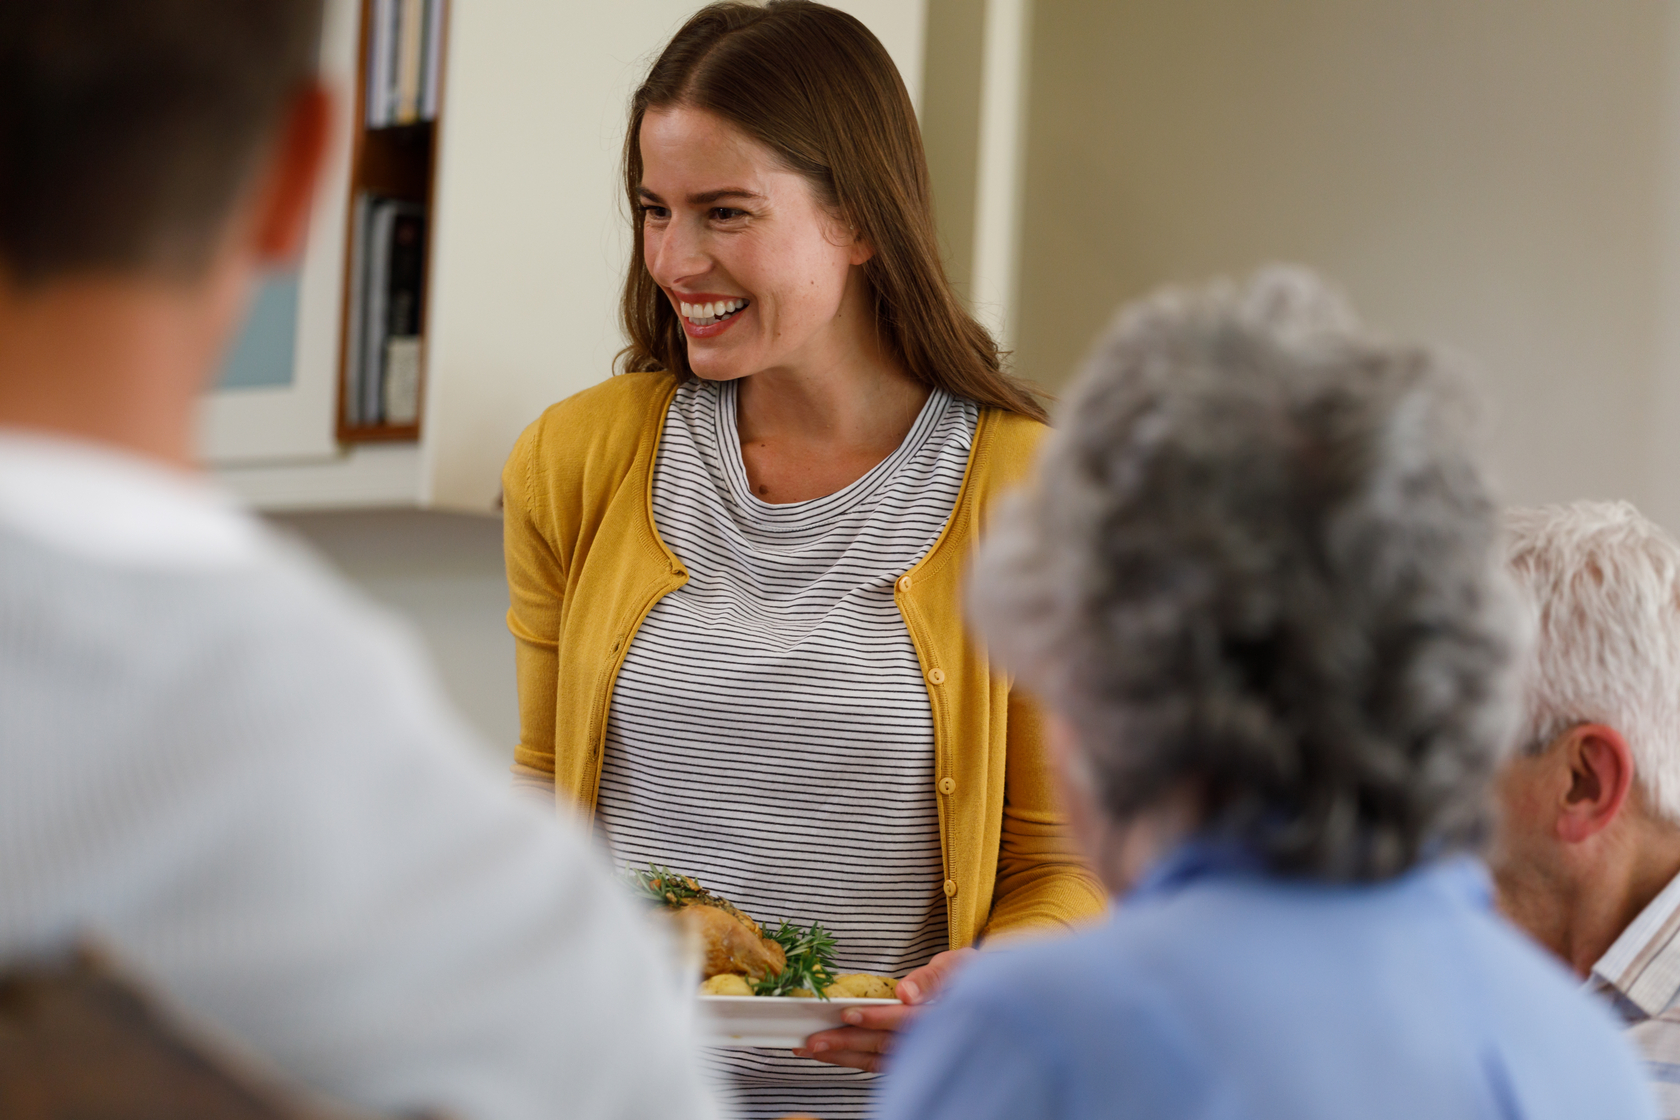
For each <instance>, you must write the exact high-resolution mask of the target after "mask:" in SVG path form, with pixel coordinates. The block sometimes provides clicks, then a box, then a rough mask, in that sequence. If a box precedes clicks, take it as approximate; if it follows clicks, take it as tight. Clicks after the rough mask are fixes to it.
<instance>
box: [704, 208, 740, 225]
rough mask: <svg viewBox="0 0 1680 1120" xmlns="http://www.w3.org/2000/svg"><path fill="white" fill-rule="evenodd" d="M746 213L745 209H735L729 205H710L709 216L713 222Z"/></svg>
mask: <svg viewBox="0 0 1680 1120" xmlns="http://www.w3.org/2000/svg"><path fill="white" fill-rule="evenodd" d="M746 213H747V212H746V211H745V210H736V209H734V208H732V207H729V206H714V207H712V211H711V217H712V220H713V221H715V222H727V221H730V220H731V219H734V218H742V217H745V216H746Z"/></svg>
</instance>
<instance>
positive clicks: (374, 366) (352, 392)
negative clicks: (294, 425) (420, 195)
mask: <svg viewBox="0 0 1680 1120" xmlns="http://www.w3.org/2000/svg"><path fill="white" fill-rule="evenodd" d="M425 272H426V211H425V208H424V207H423V206H421V205H420V204H419V203H415V202H408V201H405V200H402V199H396V198H383V197H381V196H379V195H375V194H369V193H365V192H364V193H363V194H360V195H358V196H357V198H356V203H355V212H354V218H353V221H352V224H351V264H350V316H349V321H348V322H347V323H346V324H345V331H346V334H347V340H346V345H345V376H344V420H345V425H346V426H347V427H351V428H368V427H378V426H381V425H387V426H389V425H408V424H413V423H415V422H416V421H417V420H418V419H419V408H420V358H421V340H420V325H421V322H420V313H421V308H422V300H423V297H424V293H423V292H422V291H421V284H422V281H423V278H424V276H425Z"/></svg>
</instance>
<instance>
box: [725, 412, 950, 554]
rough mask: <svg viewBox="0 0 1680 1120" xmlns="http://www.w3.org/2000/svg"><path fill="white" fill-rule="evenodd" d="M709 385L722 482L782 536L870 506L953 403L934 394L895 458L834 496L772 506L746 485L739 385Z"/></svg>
mask: <svg viewBox="0 0 1680 1120" xmlns="http://www.w3.org/2000/svg"><path fill="white" fill-rule="evenodd" d="M709 384H711V385H714V386H715V393H714V397H713V413H712V424H713V434H714V436H715V438H716V440H717V446H718V448H719V449H720V455H719V458H721V459H722V460H723V473H724V482H725V485H726V487H727V489H728V496H729V499H730V503H731V504H732V505H733V506H734V507H735V508H736V509H737V510H738V511H739V512H740V514H741V515H742V517H743V518H745V519H746V520H747V521H748V522H749V523H750V524H752V525H753V526H754V527H755V528H759V529H764V530H769V531H772V532H779V533H791V532H797V531H799V530H801V529H807V528H810V527H811V526H813V525H817V524H822V523H826V522H829V521H832V520H834V518H836V517H838V516H840V515H842V514H845V513H847V512H850V511H851V510H853V509H855V508H856V507H857V506H859V505H861V504H862V503H864V502H866V501H868V500H869V499H870V498H871V497H873V496H874V495H875V494H876V492H877V491H879V489H880V488H881V486H882V485H883V484H885V483H886V481H887V480H888V479H890V478H891V477H892V476H893V474H894V473H896V472H897V470H898V468H899V467H900V466H902V465H903V464H905V463H907V462H909V461H910V460H912V459H914V458H915V457H916V455H917V454H918V453H919V452H920V451H921V450H922V449H923V448H924V447H926V446H927V444H928V441H929V440H931V439H932V438H933V435H934V433H935V432H936V431H937V430H938V429H939V425H940V421H941V420H942V419H944V417H945V411H946V408H947V406H948V405H949V404H951V403H952V402H953V401H954V400H955V398H954V397H952V396H951V394H950V393H948V392H946V391H945V390H944V389H940V388H935V389H933V390H932V391H931V392H930V393H929V394H928V399H927V400H926V401H925V402H924V403H923V404H922V408H921V411H920V412H918V413H917V414H916V419H915V421H914V422H913V423H912V424H911V425H910V431H909V432H907V433H906V434H905V436H904V439H903V440H901V441H900V442H899V445H898V446H897V447H896V448H894V449H893V451H892V453H891V454H890V455H888V456H887V457H886V458H885V459H882V460H881V461H880V462H879V463H876V464H875V465H874V466H873V467H871V468H869V470H867V471H865V472H864V473H863V474H862V475H860V476H859V477H857V478H856V479H854V480H852V481H851V482H849V483H847V484H846V485H845V486H842V487H841V488H840V489H838V490H836V491H834V493H832V494H824V495H823V496H822V497H819V498H809V499H806V500H805V501H802V502H780V503H772V502H766V501H764V500H763V499H762V498H760V497H758V495H756V494H754V493H753V492H752V486H751V484H750V483H749V482H748V480H747V467H746V460H745V459H744V458H743V456H742V453H741V432H740V428H739V426H738V425H737V423H736V409H737V403H738V400H739V396H738V393H737V388H738V383H737V382H734V381H725V382H722V383H709Z"/></svg>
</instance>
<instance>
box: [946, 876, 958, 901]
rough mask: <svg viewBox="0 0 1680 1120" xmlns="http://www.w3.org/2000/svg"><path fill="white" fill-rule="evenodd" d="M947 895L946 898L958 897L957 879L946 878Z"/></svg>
mask: <svg viewBox="0 0 1680 1120" xmlns="http://www.w3.org/2000/svg"><path fill="white" fill-rule="evenodd" d="M945 897H946V898H955V897H957V881H956V880H955V879H947V880H945Z"/></svg>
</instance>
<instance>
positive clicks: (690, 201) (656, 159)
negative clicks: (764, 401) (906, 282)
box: [641, 108, 870, 381]
mask: <svg viewBox="0 0 1680 1120" xmlns="http://www.w3.org/2000/svg"><path fill="white" fill-rule="evenodd" d="M641 149H642V183H641V202H642V259H643V260H644V261H645V262H646V264H647V269H648V272H649V273H650V274H652V276H653V279H654V281H655V282H656V283H657V284H658V285H659V286H660V288H661V289H662V290H663V291H664V293H665V297H666V298H667V299H669V300H670V301H671V306H672V308H673V309H675V310H676V312H677V315H678V316H679V318H680V321H681V322H682V326H683V331H684V333H685V334H686V335H687V336H688V361H689V365H690V366H691V367H693V369H694V372H695V373H696V374H698V375H699V376H701V377H704V378H708V379H710V380H717V381H727V380H730V379H733V378H737V377H746V376H748V375H750V374H754V373H760V372H762V371H764V370H769V369H783V368H787V369H801V368H810V367H812V366H819V365H820V364H821V363H823V362H826V361H831V360H832V359H833V358H834V357H835V356H836V355H837V354H839V353H841V352H842V350H843V349H844V348H845V347H847V346H848V345H849V340H850V339H851V337H852V336H853V335H855V334H856V333H857V332H859V331H861V330H862V328H863V327H864V326H865V323H864V322H863V318H864V313H865V311H866V310H867V308H868V300H867V298H866V293H865V288H864V281H863V277H862V275H861V272H860V269H859V266H861V265H862V264H863V263H864V262H865V261H867V260H868V259H869V256H870V251H869V249H868V248H867V247H866V246H865V245H864V244H863V243H862V242H861V241H859V240H858V239H857V238H856V237H854V236H853V235H852V233H851V231H850V230H849V229H848V228H847V225H846V222H845V220H844V219H843V218H841V217H840V216H838V215H836V214H834V213H833V212H831V211H830V210H829V209H828V208H826V207H824V206H823V205H822V204H821V203H820V202H819V201H818V199H817V198H816V196H815V195H814V193H813V192H812V190H811V185H810V183H809V182H807V181H806V179H805V177H804V176H802V175H800V174H798V173H797V172H794V171H789V170H787V169H786V168H785V167H783V166H782V165H781V163H780V161H778V160H777V159H776V157H775V155H774V154H773V153H772V152H771V151H770V150H769V149H768V148H766V147H765V146H764V145H762V144H760V143H759V142H758V141H756V140H754V139H752V138H751V137H749V136H747V135H746V134H745V133H743V132H741V131H740V130H739V129H737V128H736V127H734V126H733V125H731V124H729V123H727V122H726V121H724V120H723V119H721V118H720V117H717V116H715V115H713V114H712V113H708V112H706V111H705V110H703V109H690V108H676V109H664V110H658V111H653V112H649V113H648V114H647V115H646V116H645V117H643V119H642V131H641Z"/></svg>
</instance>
